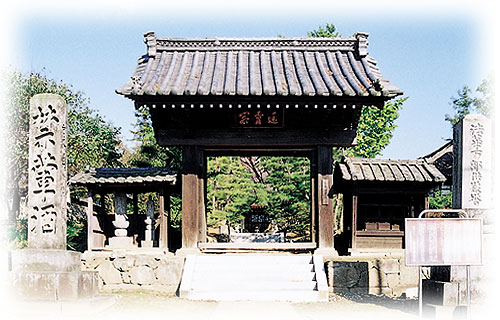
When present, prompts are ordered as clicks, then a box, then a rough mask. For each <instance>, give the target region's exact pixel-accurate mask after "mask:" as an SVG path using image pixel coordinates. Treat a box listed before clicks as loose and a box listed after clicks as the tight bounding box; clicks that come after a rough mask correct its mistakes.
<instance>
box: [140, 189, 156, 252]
mask: <svg viewBox="0 0 500 320" xmlns="http://www.w3.org/2000/svg"><path fill="white" fill-rule="evenodd" d="M154 214H155V204H154V202H153V200H152V199H151V196H150V197H149V199H148V201H147V202H146V219H145V220H144V222H145V223H146V230H145V231H144V240H143V241H142V242H141V247H143V248H151V247H153V240H154V239H153V238H154V229H153V225H154Z"/></svg>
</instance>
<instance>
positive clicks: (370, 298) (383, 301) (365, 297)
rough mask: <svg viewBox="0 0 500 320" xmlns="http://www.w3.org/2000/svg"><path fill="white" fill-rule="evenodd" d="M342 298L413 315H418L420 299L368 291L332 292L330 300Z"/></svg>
mask: <svg viewBox="0 0 500 320" xmlns="http://www.w3.org/2000/svg"><path fill="white" fill-rule="evenodd" d="M339 298H340V299H345V300H350V301H352V302H356V303H367V304H375V305H379V306H382V307H386V308H390V309H395V310H399V311H402V312H405V313H408V314H411V315H418V299H405V298H390V297H388V296H384V295H380V296H377V295H373V294H368V293H332V294H330V301H338V300H339Z"/></svg>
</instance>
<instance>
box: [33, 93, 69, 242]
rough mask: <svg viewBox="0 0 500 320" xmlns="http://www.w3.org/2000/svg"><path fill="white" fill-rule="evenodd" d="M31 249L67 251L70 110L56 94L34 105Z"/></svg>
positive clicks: (38, 98)
mask: <svg viewBox="0 0 500 320" xmlns="http://www.w3.org/2000/svg"><path fill="white" fill-rule="evenodd" d="M29 124H30V136H29V146H30V149H29V160H28V170H29V171H28V210H29V212H28V246H29V247H31V248H44V249H66V197H67V182H66V181H67V170H66V161H67V160H66V144H67V132H66V131H67V110H66V104H65V102H64V100H63V99H62V98H61V97H60V96H58V95H54V94H40V95H36V96H34V97H33V98H32V99H31V101H30V122H29Z"/></svg>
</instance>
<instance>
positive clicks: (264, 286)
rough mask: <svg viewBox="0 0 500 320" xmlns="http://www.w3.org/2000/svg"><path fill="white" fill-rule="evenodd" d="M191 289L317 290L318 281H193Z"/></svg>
mask: <svg viewBox="0 0 500 320" xmlns="http://www.w3.org/2000/svg"><path fill="white" fill-rule="evenodd" d="M190 289H191V290H196V291H198V290H199V291H210V290H213V291H279V290H315V289H316V281H252V282H250V281H240V282H238V281H234V282H233V281H223V282H220V281H219V282H217V281H215V280H211V281H192V282H191V286H190Z"/></svg>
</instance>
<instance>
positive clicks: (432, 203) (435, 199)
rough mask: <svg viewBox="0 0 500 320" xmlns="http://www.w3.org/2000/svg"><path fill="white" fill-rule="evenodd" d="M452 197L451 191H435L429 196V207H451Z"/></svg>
mask: <svg viewBox="0 0 500 320" xmlns="http://www.w3.org/2000/svg"><path fill="white" fill-rule="evenodd" d="M451 199H452V194H451V192H446V193H443V191H442V190H438V191H435V192H433V193H432V194H430V196H429V209H451V208H452V203H451Z"/></svg>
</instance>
